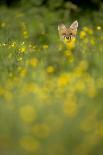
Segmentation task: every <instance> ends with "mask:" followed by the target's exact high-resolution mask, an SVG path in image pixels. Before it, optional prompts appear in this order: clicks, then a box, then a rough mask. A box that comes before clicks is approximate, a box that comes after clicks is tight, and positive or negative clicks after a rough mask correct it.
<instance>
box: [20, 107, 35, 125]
mask: <svg viewBox="0 0 103 155" xmlns="http://www.w3.org/2000/svg"><path fill="white" fill-rule="evenodd" d="M19 113H20V117H21V119H22V120H23V121H24V122H26V123H30V122H32V121H34V120H35V119H36V111H35V109H34V107H33V106H31V105H24V106H22V107H21V108H20V111H19Z"/></svg>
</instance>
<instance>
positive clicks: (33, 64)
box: [29, 58, 38, 67]
mask: <svg viewBox="0 0 103 155" xmlns="http://www.w3.org/2000/svg"><path fill="white" fill-rule="evenodd" d="M29 64H30V65H31V66H32V67H36V66H37V64H38V59H37V58H32V59H30V61H29Z"/></svg>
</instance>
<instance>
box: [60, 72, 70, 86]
mask: <svg viewBox="0 0 103 155" xmlns="http://www.w3.org/2000/svg"><path fill="white" fill-rule="evenodd" d="M70 79H71V77H70V75H68V74H64V75H61V76H60V77H59V79H58V86H59V87H65V86H66V85H67V84H68V83H69V81H70Z"/></svg>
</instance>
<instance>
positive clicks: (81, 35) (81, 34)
mask: <svg viewBox="0 0 103 155" xmlns="http://www.w3.org/2000/svg"><path fill="white" fill-rule="evenodd" d="M85 37H86V32H85V31H81V32H80V38H81V39H84V38H85Z"/></svg>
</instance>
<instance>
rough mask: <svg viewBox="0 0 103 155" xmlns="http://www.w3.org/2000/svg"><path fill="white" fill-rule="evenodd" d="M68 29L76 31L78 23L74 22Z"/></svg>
mask: <svg viewBox="0 0 103 155" xmlns="http://www.w3.org/2000/svg"><path fill="white" fill-rule="evenodd" d="M70 28H71V29H76V30H77V28H78V22H77V20H76V21H74V22H73V23H72V24H71V26H70Z"/></svg>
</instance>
